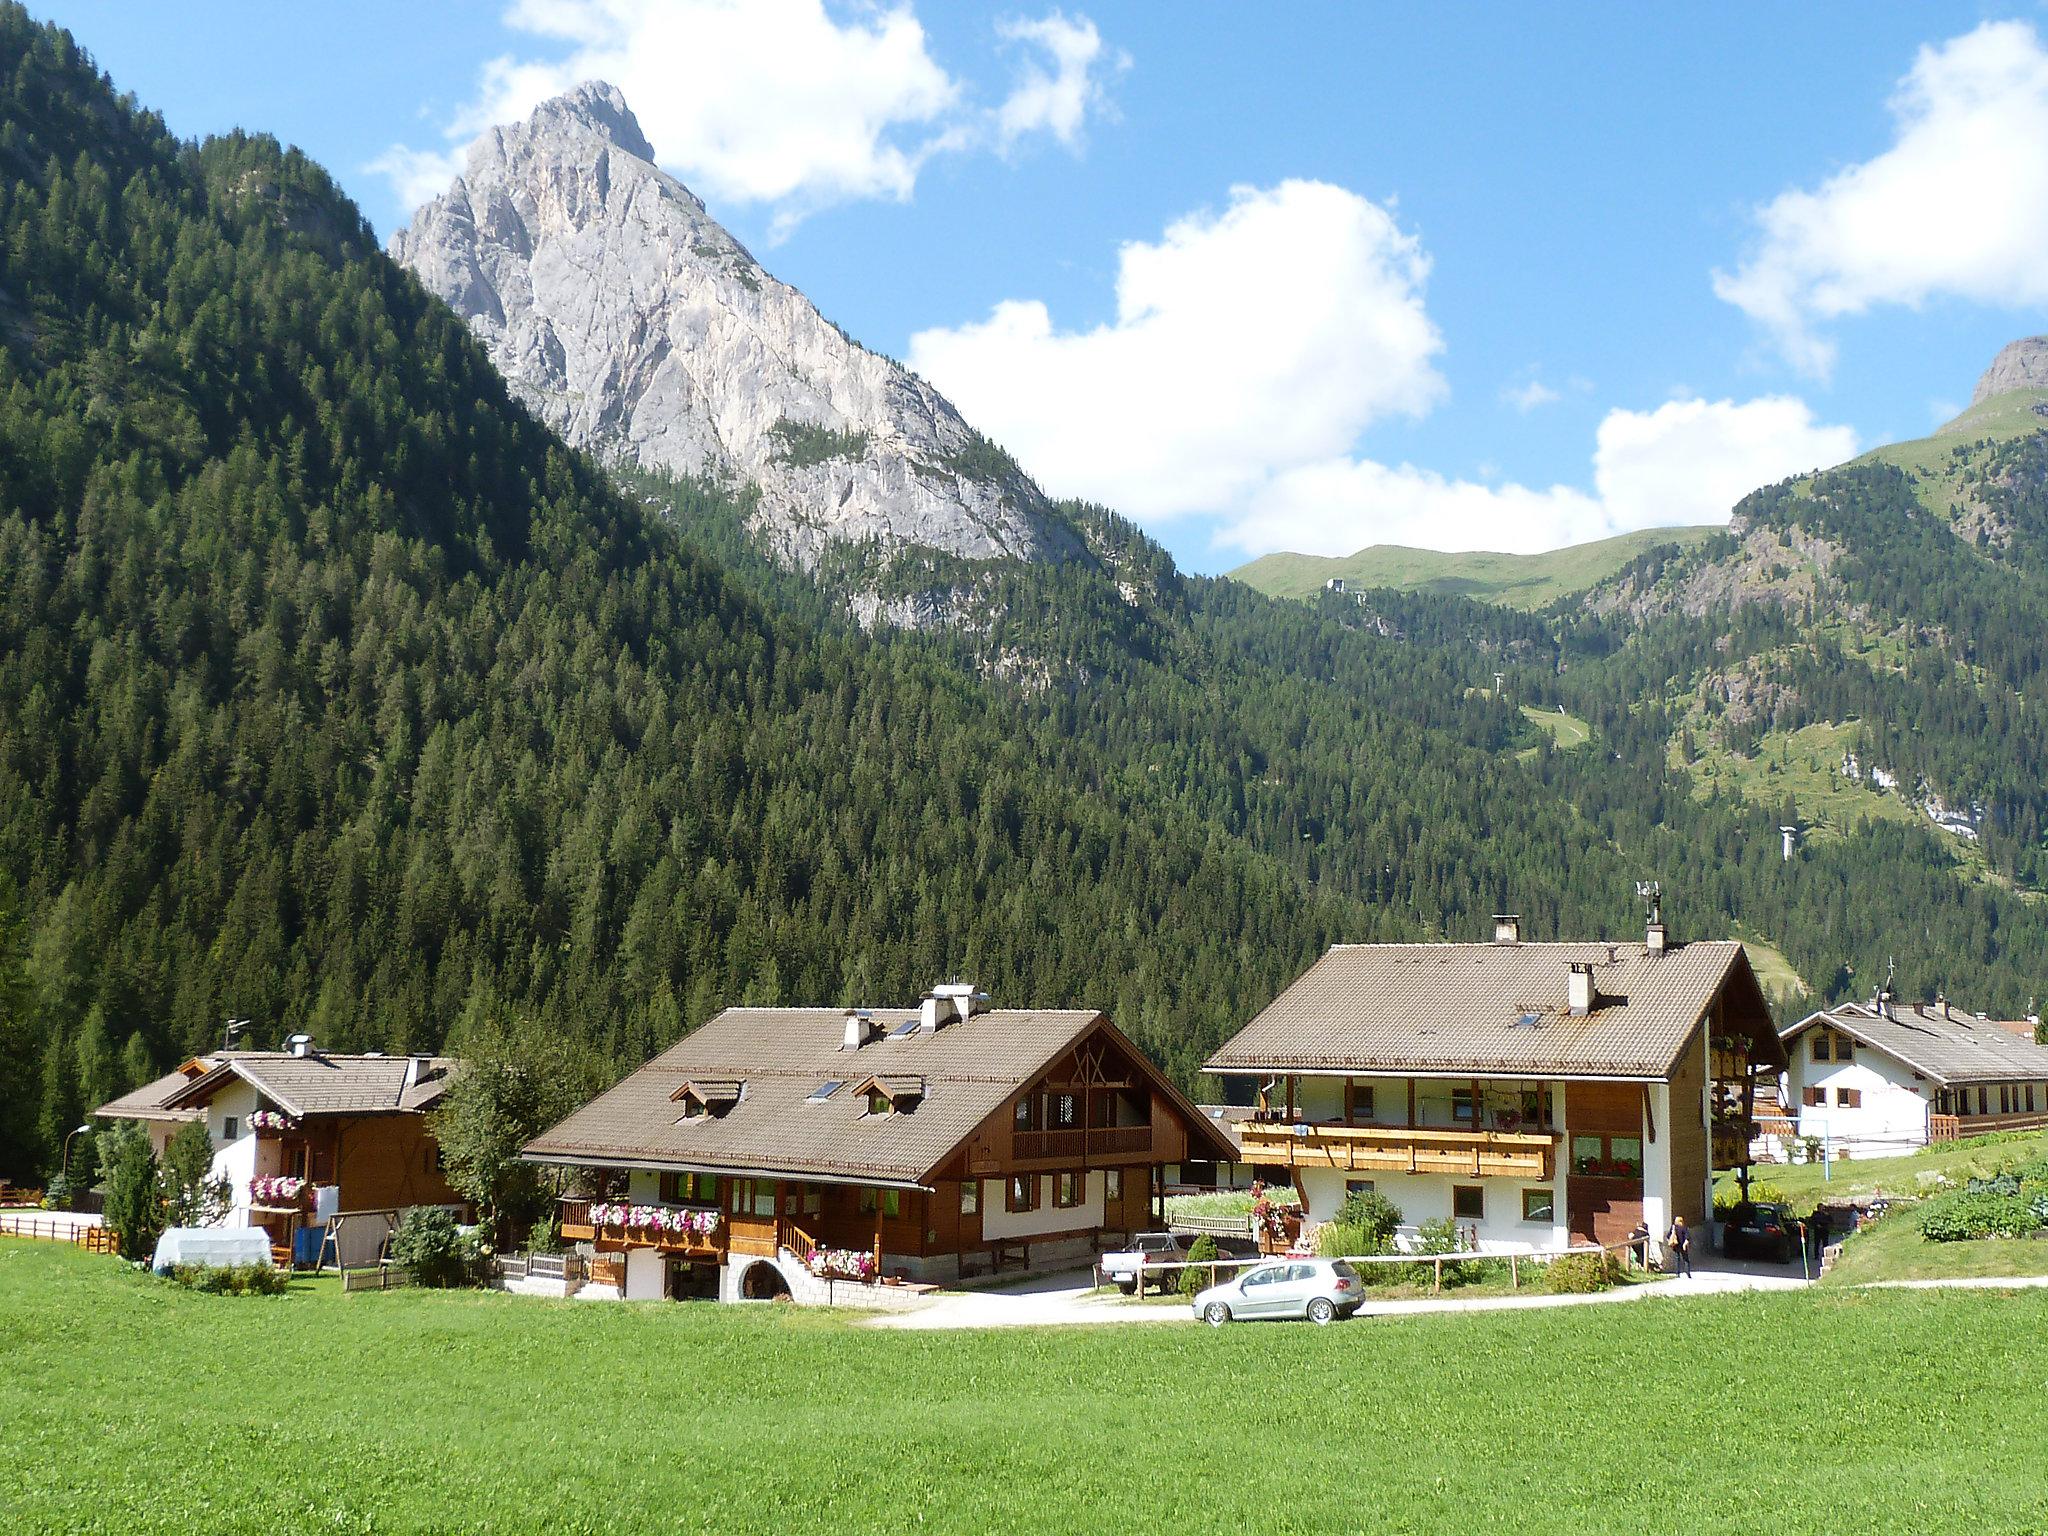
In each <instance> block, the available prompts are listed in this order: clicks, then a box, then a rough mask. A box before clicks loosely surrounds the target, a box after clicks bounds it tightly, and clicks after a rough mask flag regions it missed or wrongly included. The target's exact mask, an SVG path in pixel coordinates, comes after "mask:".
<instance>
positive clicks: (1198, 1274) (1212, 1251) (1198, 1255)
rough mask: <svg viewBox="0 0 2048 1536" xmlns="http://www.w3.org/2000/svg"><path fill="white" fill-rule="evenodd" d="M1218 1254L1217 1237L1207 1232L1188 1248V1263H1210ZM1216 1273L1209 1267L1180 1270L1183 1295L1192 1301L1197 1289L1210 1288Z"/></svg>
mask: <svg viewBox="0 0 2048 1536" xmlns="http://www.w3.org/2000/svg"><path fill="white" fill-rule="evenodd" d="M1216 1256H1217V1248H1216V1239H1215V1238H1213V1237H1211V1236H1209V1234H1208V1233H1206V1232H1204V1233H1203V1234H1202V1235H1201V1236H1200V1237H1198V1238H1196V1239H1195V1240H1194V1243H1193V1244H1192V1245H1191V1246H1190V1247H1189V1248H1188V1263H1189V1264H1191V1265H1192V1264H1205V1263H1208V1262H1209V1261H1210V1260H1212V1259H1214V1258H1215V1257H1216ZM1214 1273H1215V1271H1214V1270H1208V1269H1184V1270H1182V1271H1181V1272H1180V1293H1181V1295H1183V1296H1185V1297H1187V1298H1188V1299H1189V1300H1190V1301H1192V1300H1194V1297H1195V1293H1196V1292H1197V1291H1202V1290H1206V1289H1208V1287H1209V1283H1210V1276H1211V1275H1213V1274H1214Z"/></svg>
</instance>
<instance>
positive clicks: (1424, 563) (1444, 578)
mask: <svg viewBox="0 0 2048 1536" xmlns="http://www.w3.org/2000/svg"><path fill="white" fill-rule="evenodd" d="M1717 531H1718V530H1716V529H1713V528H1704V527H1699V528H1644V529H1641V530H1638V531H1636V532H1633V533H1623V534H1617V535H1615V536H1614V537H1613V538H1609V539H1598V540H1595V541H1594V542H1592V543H1590V544H1573V545H1570V546H1568V547H1567V548H1564V549H1552V550H1545V551H1544V552H1543V553H1541V554H1534V555H1506V554H1497V553H1492V552H1488V551H1475V552H1470V553H1462V554H1446V553H1444V552H1443V551H1442V550H1435V549H1410V548H1407V547H1405V546H1403V545H1399V544H1374V545H1372V546H1371V547H1370V548H1367V549H1361V550H1359V551H1357V552H1356V553H1355V554H1350V555H1337V556H1322V555H1297V554H1291V553H1290V554H1272V555H1262V556H1260V557H1259V558H1258V559H1256V560H1254V561H1252V562H1251V563H1250V564H1248V565H1242V566H1239V567H1238V568H1237V569H1236V570H1234V571H1232V572H1231V573H1230V578H1231V580H1233V581H1241V582H1244V583H1245V584H1246V585H1247V586H1251V587H1256V588H1257V589H1258V590H1259V591H1261V592H1264V593H1266V594H1267V595H1268V596H1270V597H1314V596H1315V595H1316V594H1317V593H1319V592H1320V591H1321V590H1322V587H1323V583H1324V582H1325V581H1327V580H1329V579H1330V578H1331V577H1332V576H1342V577H1344V578H1345V579H1346V580H1347V581H1349V582H1350V583H1351V585H1352V587H1353V588H1354V589H1357V588H1365V587H1394V588H1398V589H1399V590H1400V591H1403V592H1438V593H1443V594H1446V595H1454V596H1458V597H1469V598H1473V599H1476V600H1477V601H1479V602H1482V603H1498V604H1500V605H1502V606H1503V607H1508V608H1520V609H1523V610H1525V611H1527V612H1534V611H1535V610H1537V609H1539V608H1544V607H1548V606H1549V605H1550V604H1551V603H1553V602H1555V601H1557V599H1559V598H1560V597H1568V596H1570V595H1571V594H1573V593H1575V592H1584V591H1586V590H1587V589H1588V588H1590V587H1593V586H1596V585H1598V584H1599V583H1600V582H1602V581H1605V580H1606V579H1607V578H1608V577H1609V576H1612V575H1613V574H1614V573H1615V572H1616V571H1618V570H1620V569H1621V568H1622V567H1623V566H1624V565H1626V564H1628V563H1629V561H1631V560H1633V559H1635V558H1636V556H1638V555H1640V554H1642V553H1643V552H1644V551H1646V550H1650V549H1654V548H1656V547H1657V546H1659V545H1664V544H1676V545H1679V546H1681V547H1690V546H1691V545H1694V544H1697V543H1699V542H1701V541H1702V540H1703V539H1705V538H1706V537H1707V536H1708V535H1709V534H1712V533H1715V532H1717Z"/></svg>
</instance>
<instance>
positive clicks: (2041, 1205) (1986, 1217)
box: [1920, 1181, 2048, 1243]
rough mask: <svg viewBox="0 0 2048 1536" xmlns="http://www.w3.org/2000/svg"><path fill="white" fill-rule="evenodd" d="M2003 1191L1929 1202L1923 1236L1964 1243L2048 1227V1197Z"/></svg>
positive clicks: (1961, 1194)
mask: <svg viewBox="0 0 2048 1536" xmlns="http://www.w3.org/2000/svg"><path fill="white" fill-rule="evenodd" d="M2014 1184H2015V1190H2014V1192H2011V1193H2008V1192H2006V1191H2005V1190H2003V1189H1966V1190H1958V1191H1956V1192H1955V1193H1954V1194H1949V1195H1941V1196H1938V1197H1937V1198H1935V1199H1933V1200H1930V1201H1928V1203H1927V1207H1926V1209H1925V1210H1923V1211H1922V1212H1921V1213H1920V1233H1921V1235H1922V1236H1923V1237H1926V1238H1927V1239H1928V1240H1929V1241H1931V1242H1937V1243H1960V1242H1969V1241H1972V1240H1974V1239H1977V1238H1985V1237H2026V1236H2028V1235H2029V1234H2031V1233H2034V1232H2038V1231H2039V1230H2040V1229H2041V1228H2042V1227H2043V1226H2044V1225H2048V1196H2040V1195H2035V1196H2028V1195H2022V1194H2019V1193H2017V1181H2014Z"/></svg>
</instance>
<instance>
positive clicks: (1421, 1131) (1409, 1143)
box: [1238, 1121, 1557, 1179]
mask: <svg viewBox="0 0 2048 1536" xmlns="http://www.w3.org/2000/svg"><path fill="white" fill-rule="evenodd" d="M1238 1139H1239V1140H1240V1141H1241V1142H1242V1143H1243V1146H1244V1161H1246V1162H1248V1163H1280V1164H1284V1165H1285V1166H1288V1167H1292V1168H1341V1169H1344V1170H1345V1171H1347V1172H1349V1171H1351V1170H1353V1169H1357V1170H1358V1171H1360V1172H1366V1173H1375V1172H1377V1173H1451V1174H1469V1175H1471V1176H1472V1177H1474V1178H1518V1179H1547V1178H1549V1177H1550V1171H1551V1168H1552V1166H1553V1164H1554V1161H1555V1156H1556V1152H1557V1137H1556V1136H1555V1135H1554V1134H1552V1133H1551V1132H1549V1131H1473V1130H1444V1129H1440V1128H1438V1127H1435V1126H1419V1125H1314V1124H1293V1125H1287V1124H1271V1123H1260V1122H1256V1121H1246V1122H1245V1123H1244V1124H1242V1125H1240V1126H1239V1127H1238Z"/></svg>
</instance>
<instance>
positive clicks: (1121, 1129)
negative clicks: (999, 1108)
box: [1010, 1125, 1152, 1161]
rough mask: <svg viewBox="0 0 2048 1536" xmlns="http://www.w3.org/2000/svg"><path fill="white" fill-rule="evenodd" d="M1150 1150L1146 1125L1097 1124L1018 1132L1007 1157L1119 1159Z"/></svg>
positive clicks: (1022, 1159) (1150, 1128)
mask: <svg viewBox="0 0 2048 1536" xmlns="http://www.w3.org/2000/svg"><path fill="white" fill-rule="evenodd" d="M1151 1150H1152V1127H1151V1126H1149V1125H1098V1126H1092V1127H1090V1128H1089V1129H1087V1130H1080V1129H1074V1130H1064V1131H1017V1132H1015V1133H1014V1134H1013V1135H1012V1136H1011V1137H1010V1155H1011V1156H1012V1157H1014V1158H1017V1159H1019V1160H1020V1161H1029V1160H1030V1159H1032V1158H1040V1157H1065V1158H1081V1157H1121V1156H1128V1155H1130V1154H1131V1153H1134V1152H1150V1151H1151Z"/></svg>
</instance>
